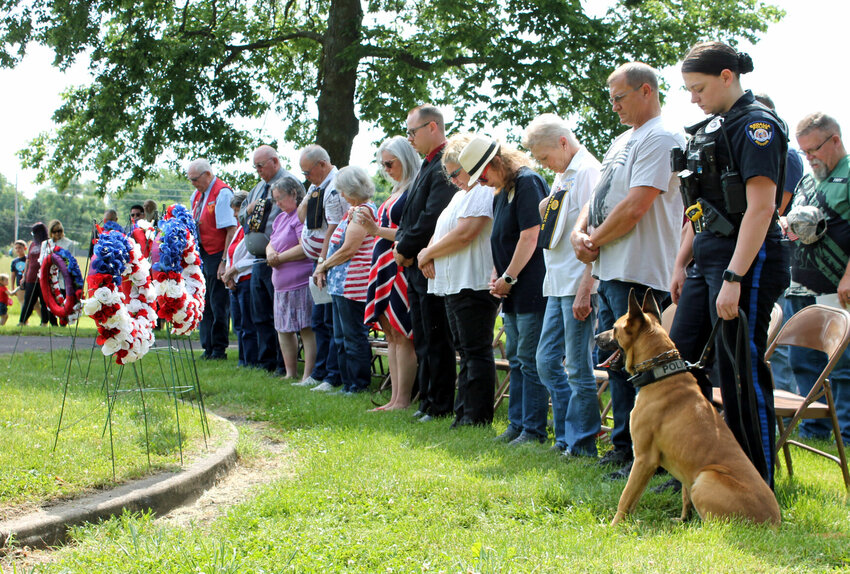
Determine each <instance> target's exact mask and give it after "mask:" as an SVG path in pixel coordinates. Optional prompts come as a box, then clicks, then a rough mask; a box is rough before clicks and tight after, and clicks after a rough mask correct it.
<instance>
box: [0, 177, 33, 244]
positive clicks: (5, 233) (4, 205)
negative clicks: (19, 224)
mask: <svg viewBox="0 0 850 574" xmlns="http://www.w3.org/2000/svg"><path fill="white" fill-rule="evenodd" d="M25 201H26V199H25V198H24V196H23V195H22V194H20V193H19V194H18V209H19V210H20V209H21V206H22V204H23V203H25ZM19 213H20V211H19ZM0 221H2V222H3V225H0V246H6V245H11V244H12V243H14V241H15V186H14V184H11V183H9V181H8V180H7V179H6V178H5V177H3V176H2V175H0ZM18 236H19V237H29V229H22V231H19V232H18Z"/></svg>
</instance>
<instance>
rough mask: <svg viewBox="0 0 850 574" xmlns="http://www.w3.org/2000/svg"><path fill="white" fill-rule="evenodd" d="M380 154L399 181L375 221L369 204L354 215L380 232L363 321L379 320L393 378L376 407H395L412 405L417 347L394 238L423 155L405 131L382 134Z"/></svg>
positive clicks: (386, 173) (376, 233)
mask: <svg viewBox="0 0 850 574" xmlns="http://www.w3.org/2000/svg"><path fill="white" fill-rule="evenodd" d="M377 158H378V161H379V162H380V164H381V167H382V168H383V170H382V173H383V174H384V176H385V177H387V178H388V179H391V180H393V181H395V182H396V183H395V185H394V186H393V191H392V194H390V197H389V198H387V200H386V201H385V202H384V203H383V204H382V205H381V207H380V208H379V209H378V221H377V222H375V221H374V220H373V219H372V216H371V213H370V212H369V211H368V210H367V209H365V208H364V209H363V213H360V211H358V212H356V213H357V218H356V221H357V223H359V224H360V225H362V226H363V227H364V228H366V230H367V232H368V233H369V234H370V235H374V236H375V237H376V238H377V239H376V241H375V248H374V250H373V251H372V268H371V270H370V271H369V286H368V287H367V290H366V317H365V321H366V323H367V324H369V323H378V324H379V325H380V326H381V330H382V331H383V332H384V335H385V336H386V339H387V359H388V362H389V367H390V382H391V384H392V394H391V395H390V400H389V402H388V403H387V404H385V405H382V406H380V407H377V408H375V409H372V410H374V411H392V410H397V409H406V408H407V407H408V406H410V394H411V391H412V389H413V381H414V380H415V379H416V367H417V363H416V350H415V348H414V346H413V329H412V326H411V323H410V304H409V302H408V299H407V278H406V277H405V276H404V270H403V268H402V267H400V266H399V265H397V264H396V262H395V259H394V258H393V243H394V242H395V235H396V230H397V229H398V222H399V219H401V213H402V211H403V210H404V203H405V199H407V190H408V188H409V187H410V184H411V183H412V182H413V180H414V179H415V178H416V174H418V173H419V166H420V165H421V163H422V160H420V159H419V155H418V154H417V153H416V150H415V149H413V146H412V145H410V142H409V141H407V138H404V137H402V136H395V137H392V138H389V139H387V140H384V142H383V143H382V144H381V145H380V147H379V148H378V153H377Z"/></svg>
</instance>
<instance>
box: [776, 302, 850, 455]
mask: <svg viewBox="0 0 850 574" xmlns="http://www.w3.org/2000/svg"><path fill="white" fill-rule="evenodd" d="M814 304H815V298H814V297H806V296H796V295H792V296H789V297H786V305H787V307H788V311H790V313H788V316H789V317H790V316H791V315H793V314H794V313H796V312H797V311H799V310H800V309H802V308H804V307H808V306H809V305H814ZM778 348H779V347H777V349H778ZM786 348H787V349H788V350H789V363H790V364H791V369H792V370H793V381H795V382H796V386H797V387H798V388H799V393H800V394H801V395H803V396H806V395H807V394H808V393H809V391H811V390H812V385H813V384H814V382H815V379H817V377H818V375H820V374H821V372H822V371H823V369H824V367H826V355H825V354H824V353H821V352H820V351H813V350H812V349H806V348H803V347H792V346H788V347H786ZM774 356H775V353H774ZM772 365H773V360H772V358H771V366H772ZM829 383H830V386H831V387H832V395H833V399H834V400H835V414H836V416H837V417H838V425H839V426H840V427H841V438H842V440H843V441H844V443H845V444H850V347H848V350H846V351H844V355H843V356H842V357H841V359H839V360H838V363H836V365H835V368H833V369H832V373H831V374H830V375H829ZM794 392H797V389H794ZM820 401H821V402H823V403H825V402H826V399H820ZM831 434H832V422H831V421H830V420H829V419H803V420H802V421H801V422H800V436H801V437H803V438H823V439H828V438H829V437H830V435H831Z"/></svg>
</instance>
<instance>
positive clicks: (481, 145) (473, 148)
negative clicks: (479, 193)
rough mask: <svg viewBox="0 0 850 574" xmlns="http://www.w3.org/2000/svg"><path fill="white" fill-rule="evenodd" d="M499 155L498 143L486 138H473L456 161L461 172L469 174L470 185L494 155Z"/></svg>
mask: <svg viewBox="0 0 850 574" xmlns="http://www.w3.org/2000/svg"><path fill="white" fill-rule="evenodd" d="M497 153H499V142H497V141H496V140H494V139H490V138H488V137H487V136H475V137H474V138H472V141H470V142H469V143H468V144H466V147H464V148H463V151H462V152H460V157H459V158H458V161H459V162H460V166H461V167H462V168H463V170H464V171H465V172H466V173H468V174H469V181H470V184H471V183H473V182H476V181H478V178H479V177H481V174H482V173H484V169H485V168H486V167H487V164H489V163H490V162H491V161H492V160H493V158H494V157H496V154H497Z"/></svg>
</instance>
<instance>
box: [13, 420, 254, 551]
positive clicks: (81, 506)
mask: <svg viewBox="0 0 850 574" xmlns="http://www.w3.org/2000/svg"><path fill="white" fill-rule="evenodd" d="M207 415H208V416H211V417H216V418H218V419H220V420H224V421H225V422H227V424H228V425H229V426H230V435H229V436H228V437H227V442H226V444H225V445H224V446H222V447H221V448H219V449H218V450H217V451H215V452H214V453H213V454H212V455H211V456H208V457H207V458H205V459H203V460H200V461H198V462H196V463H195V464H193V465H191V466H190V467H188V468H186V469H184V470H181V471H179V472H177V473H176V474H175V473H173V472H164V473H161V474H158V475H156V476H151V477H148V478H144V479H141V480H137V481H133V482H130V483H127V484H123V485H121V486H119V487H117V488H114V489H111V490H109V491H106V492H101V493H98V494H95V495H92V496H89V497H86V498H81V499H77V500H72V501H70V502H67V503H64V504H59V505H56V506H52V507H49V508H44V509H42V510H39V511H37V512H34V513H32V514H28V515H26V516H22V517H19V518H16V519H13V520H9V521H6V522H2V523H0V549H2V548H5V547H7V546H8V545H9V542H10V540H11V543H12V544H14V545H15V546H29V547H32V548H39V547H40V548H44V547H47V546H55V545H57V544H59V543H61V542H64V541H65V536H66V535H67V533H68V528H69V527H71V526H76V525H77V524H82V523H84V522H97V521H98V520H104V519H107V518H110V517H112V516H116V515H120V514H121V513H122V512H123V511H124V510H130V511H133V512H138V511H142V510H153V511H154V512H156V513H157V514H165V513H167V512H168V511H170V510H171V509H173V508H176V507H178V506H183V505H185V504H189V503H190V502H193V501H194V500H196V499H197V498H198V497H200V496H201V494H202V493H203V492H204V491H205V490H207V489H208V488H210V487H211V486H213V485H214V484H215V483H216V482H217V481H218V480H219V479H220V478H221V477H222V476H224V475H226V474H227V473H228V472H229V471H230V469H231V468H233V466H234V465H235V464H236V458H237V455H236V441H237V439H238V438H239V431H238V430H237V429H236V427H235V426H234V425H233V423H231V422H230V421H226V419H222V418H221V417H219V416H218V415H215V414H213V413H210V412H207Z"/></svg>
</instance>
